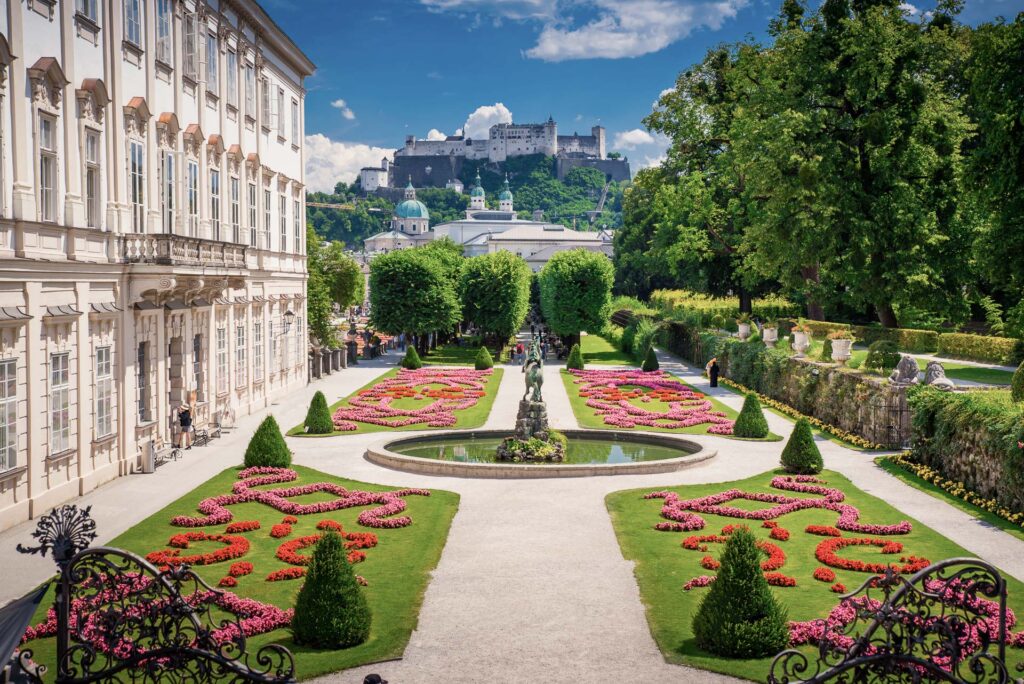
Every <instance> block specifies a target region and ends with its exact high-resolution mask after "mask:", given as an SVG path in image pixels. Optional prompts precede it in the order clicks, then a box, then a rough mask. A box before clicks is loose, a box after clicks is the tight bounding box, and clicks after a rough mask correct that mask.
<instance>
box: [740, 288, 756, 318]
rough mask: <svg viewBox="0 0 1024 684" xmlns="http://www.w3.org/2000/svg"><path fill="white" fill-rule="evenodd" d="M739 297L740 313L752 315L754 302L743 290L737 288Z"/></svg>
mask: <svg viewBox="0 0 1024 684" xmlns="http://www.w3.org/2000/svg"><path fill="white" fill-rule="evenodd" d="M737 291H738V292H739V297H740V313H753V311H754V301H753V299H752V298H751V296H750V293H749V292H747V291H746V290H745V289H744V288H742V287H741V288H737Z"/></svg>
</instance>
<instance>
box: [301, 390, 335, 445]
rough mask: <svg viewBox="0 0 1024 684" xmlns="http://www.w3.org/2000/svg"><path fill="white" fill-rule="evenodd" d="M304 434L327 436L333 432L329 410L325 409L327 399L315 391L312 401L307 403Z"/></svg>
mask: <svg viewBox="0 0 1024 684" xmlns="http://www.w3.org/2000/svg"><path fill="white" fill-rule="evenodd" d="M303 425H305V426H306V433H307V434H310V435H329V434H331V433H332V432H334V421H333V420H331V410H330V409H329V408H327V397H325V396H324V393H323V392H321V391H319V390H317V393H316V394H314V395H313V401H311V402H309V410H308V411H306V420H305V422H304V423H303Z"/></svg>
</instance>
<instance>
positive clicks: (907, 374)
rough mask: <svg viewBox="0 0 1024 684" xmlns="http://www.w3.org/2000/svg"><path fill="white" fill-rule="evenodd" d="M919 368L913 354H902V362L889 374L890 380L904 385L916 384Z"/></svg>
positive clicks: (895, 383)
mask: <svg viewBox="0 0 1024 684" xmlns="http://www.w3.org/2000/svg"><path fill="white" fill-rule="evenodd" d="M918 370H919V369H918V367H917V361H915V360H914V357H913V356H910V355H909V354H900V362H899V363H898V364H896V369H895V370H894V371H893V372H892V374H891V375H889V382H891V383H892V384H894V385H900V386H904V387H905V386H907V385H916V384H917V374H918Z"/></svg>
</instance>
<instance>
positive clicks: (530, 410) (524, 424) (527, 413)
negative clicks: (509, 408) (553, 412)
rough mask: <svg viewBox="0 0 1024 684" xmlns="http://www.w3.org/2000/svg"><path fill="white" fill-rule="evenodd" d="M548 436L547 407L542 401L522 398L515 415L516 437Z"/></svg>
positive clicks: (543, 437)
mask: <svg viewBox="0 0 1024 684" xmlns="http://www.w3.org/2000/svg"><path fill="white" fill-rule="evenodd" d="M531 437H537V438H538V439H547V438H548V407H547V406H546V405H545V404H544V402H543V401H532V400H530V399H523V400H522V401H520V402H519V413H518V415H517V416H516V439H530V438H531Z"/></svg>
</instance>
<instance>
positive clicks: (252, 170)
mask: <svg viewBox="0 0 1024 684" xmlns="http://www.w3.org/2000/svg"><path fill="white" fill-rule="evenodd" d="M245 170H246V172H247V173H248V174H249V178H256V176H257V175H258V174H259V172H260V155H258V154H257V153H255V152H250V153H249V156H248V157H246V158H245Z"/></svg>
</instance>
